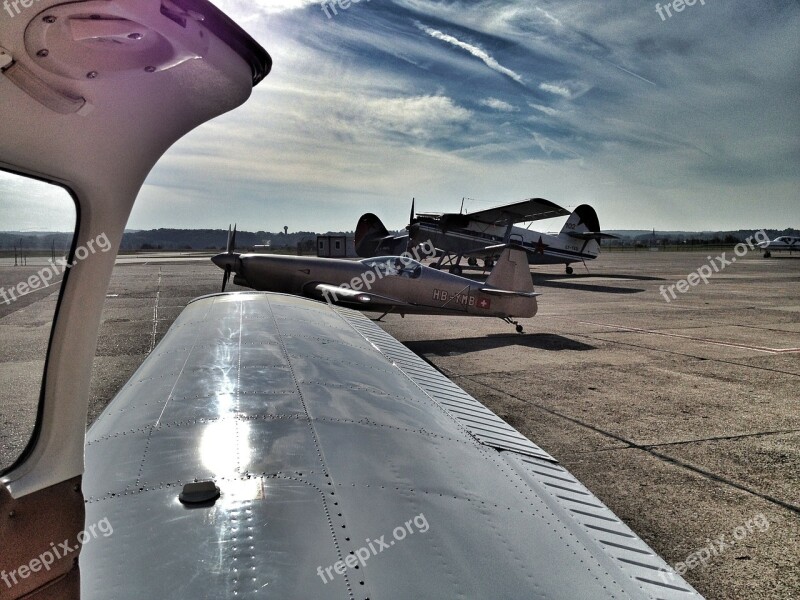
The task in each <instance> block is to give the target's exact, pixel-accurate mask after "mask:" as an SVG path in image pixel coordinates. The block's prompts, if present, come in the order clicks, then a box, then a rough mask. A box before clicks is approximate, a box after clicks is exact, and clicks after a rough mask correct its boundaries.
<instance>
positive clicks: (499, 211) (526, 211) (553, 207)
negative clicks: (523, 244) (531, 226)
mask: <svg viewBox="0 0 800 600" xmlns="http://www.w3.org/2000/svg"><path fill="white" fill-rule="evenodd" d="M569 214H570V212H569V211H568V210H566V209H565V208H562V207H561V206H559V205H558V204H555V203H554V202H551V201H550V200H545V199H544V198H530V199H529V200H523V201H522V202H515V203H513V204H506V205H505V206H496V207H494V208H487V209H486V210H479V211H476V212H473V213H467V215H466V216H467V217H469V218H470V219H472V220H473V221H477V222H479V223H486V224H488V225H508V224H509V223H512V224H513V223H527V222H529V221H541V220H542V219H552V218H554V217H564V216H567V215H569Z"/></svg>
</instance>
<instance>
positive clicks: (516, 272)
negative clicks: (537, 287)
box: [486, 247, 533, 294]
mask: <svg viewBox="0 0 800 600" xmlns="http://www.w3.org/2000/svg"><path fill="white" fill-rule="evenodd" d="M486 287H488V288H492V289H496V290H508V291H510V292H522V293H525V294H531V293H533V280H532V279H531V271H530V267H529V266H528V254H527V253H526V252H525V251H524V250H521V249H519V248H513V247H511V248H506V249H505V250H503V252H502V253H501V254H500V258H499V259H498V260H497V262H496V263H495V265H494V269H492V272H491V273H489V277H488V278H487V279H486Z"/></svg>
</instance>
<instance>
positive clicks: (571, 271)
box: [567, 265, 575, 275]
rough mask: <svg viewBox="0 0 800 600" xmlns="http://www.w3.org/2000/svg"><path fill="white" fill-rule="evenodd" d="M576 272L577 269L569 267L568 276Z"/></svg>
mask: <svg viewBox="0 0 800 600" xmlns="http://www.w3.org/2000/svg"><path fill="white" fill-rule="evenodd" d="M574 272H575V269H573V268H572V267H570V266H569V265H567V275H572V274H573V273H574Z"/></svg>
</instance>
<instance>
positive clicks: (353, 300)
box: [211, 229, 539, 333]
mask: <svg viewBox="0 0 800 600" xmlns="http://www.w3.org/2000/svg"><path fill="white" fill-rule="evenodd" d="M235 247H236V230H235V229H234V230H233V232H232V233H231V231H230V230H229V231H228V243H227V249H226V252H225V253H224V254H218V255H217V256H215V257H213V258H212V259H211V260H212V261H213V262H214V264H215V265H217V266H218V267H219V268H220V269H223V270H224V272H225V274H224V276H223V280H222V291H223V292H224V291H225V287H226V286H227V284H228V281H229V279H230V276H231V273H233V274H234V278H233V282H234V283H235V284H236V285H241V286H243V287H249V288H253V289H255V290H259V291H268V292H281V293H287V294H293V295H296V296H305V297H308V298H315V299H320V300H326V301H327V302H329V303H330V304H338V305H342V306H347V307H349V308H355V309H358V310H362V311H369V312H382V313H383V315H382V316H381V318H382V317H383V316H385V315H386V314H389V313H392V312H394V313H399V314H401V315H406V314H426V315H461V316H475V317H497V318H499V319H502V320H503V321H505V322H506V323H509V324H511V325H515V326H516V330H517V332H518V333H522V331H523V329H522V325H520V324H519V323H518V322H517V321H515V320H514V319H515V318H528V317H533V316H534V315H535V314H536V311H537V310H538V306H537V302H536V297H537V296H538V295H539V294H537V293H535V292H534V289H533V281H532V280H531V275H530V271H529V269H528V261H527V259H526V256H525V252H524V250H522V249H520V248H518V247H503V248H500V247H498V248H495V249H494V250H493V252H497V253H499V255H500V258H499V259H498V261H497V263H496V264H495V265H494V268H493V269H492V272H491V273H490V274H489V277H488V278H487V279H486V282H485V283H481V282H477V281H474V280H472V279H466V278H464V277H459V276H457V275H452V274H450V273H443V272H441V271H439V270H437V269H433V268H431V267H427V266H425V265H423V264H422V263H420V262H419V261H418V260H415V259H414V258H413V257H412V256H411V254H410V253H406V254H403V255H400V256H380V257H372V258H367V259H364V260H361V261H352V260H342V259H332V258H317V257H308V256H286V255H276V254H238V253H236V252H235ZM419 248H421V252H422V253H423V254H424V253H425V251H426V247H425V245H424V244H423V245H421V246H420V247H419ZM427 251H428V253H429V254H433V252H434V248H433V246H432V245H431V246H429V247H427ZM416 255H417V256H418V257H419V256H420V253H419V252H418V253H417V254H416Z"/></svg>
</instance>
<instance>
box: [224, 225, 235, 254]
mask: <svg viewBox="0 0 800 600" xmlns="http://www.w3.org/2000/svg"><path fill="white" fill-rule="evenodd" d="M225 252H227V253H228V254H230V253H231V252H233V248H232V247H231V226H230V225H228V241H227V242H225Z"/></svg>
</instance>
